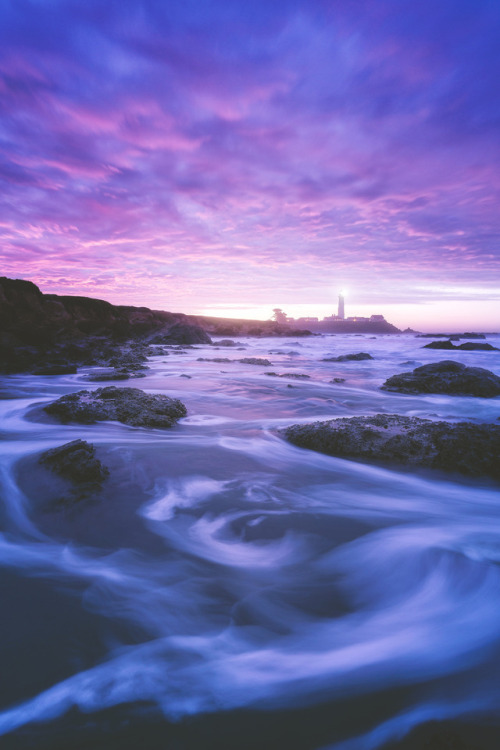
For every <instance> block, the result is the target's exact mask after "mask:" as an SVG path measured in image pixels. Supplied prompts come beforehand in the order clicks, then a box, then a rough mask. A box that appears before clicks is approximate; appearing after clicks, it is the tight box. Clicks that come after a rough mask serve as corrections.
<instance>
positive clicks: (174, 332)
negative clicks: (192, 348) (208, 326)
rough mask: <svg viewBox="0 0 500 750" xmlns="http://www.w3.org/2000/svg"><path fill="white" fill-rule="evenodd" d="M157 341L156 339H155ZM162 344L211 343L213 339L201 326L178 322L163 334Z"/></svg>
mask: <svg viewBox="0 0 500 750" xmlns="http://www.w3.org/2000/svg"><path fill="white" fill-rule="evenodd" d="M155 341H156V339H155ZM158 343H161V344H211V343H212V339H211V338H210V336H209V335H208V333H207V332H206V331H205V330H203V328H201V327H200V326H195V325H190V324H189V323H176V324H175V325H173V326H172V328H170V329H169V330H168V331H167V333H165V334H164V335H163V336H162V341H158Z"/></svg>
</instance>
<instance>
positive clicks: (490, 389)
mask: <svg viewBox="0 0 500 750" xmlns="http://www.w3.org/2000/svg"><path fill="white" fill-rule="evenodd" d="M381 387H382V390H384V391H397V392H399V393H412V394H413V393H448V394H451V395H455V396H480V397H481V398H491V397H493V396H499V395H500V377H498V375H495V374H494V373H493V372H491V371H490V370H486V369H484V368H483V367H466V366H465V365H464V364H462V363H461V362H454V361H453V360H449V359H445V360H443V361H442V362H433V363H432V364H430V365H422V366H421V367H417V368H416V369H415V370H413V372H402V373H400V374H399V375H393V376H392V377H390V378H388V379H387V380H386V381H385V383H384V384H383V386H381Z"/></svg>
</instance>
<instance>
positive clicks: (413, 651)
mask: <svg viewBox="0 0 500 750" xmlns="http://www.w3.org/2000/svg"><path fill="white" fill-rule="evenodd" d="M489 340H490V341H491V343H494V344H495V343H498V341H499V339H498V338H497V339H495V338H491V339H489ZM425 343H426V342H425V340H422V339H417V338H415V337H413V336H406V335H403V336H378V337H376V338H373V337H370V336H367V335H366V336H352V335H351V336H348V335H336V336H322V337H311V338H304V339H302V338H301V339H293V338H290V339H258V340H257V339H240V345H241V347H242V349H241V350H238V349H236V348H222V347H221V348H220V349H219V350H216V349H214V348H213V347H208V346H199V347H196V348H194V349H188V350H185V351H175V350H171V353H170V355H169V356H164V355H162V356H157V357H152V358H151V359H150V362H149V364H150V366H151V370H149V371H148V373H147V377H146V378H143V379H141V380H136V381H135V380H133V381H128V382H126V383H117V385H118V386H132V387H139V388H142V389H144V390H146V391H151V392H154V393H165V394H167V395H170V396H174V397H178V398H180V399H181V400H182V401H183V402H184V403H185V404H186V406H187V409H188V416H187V417H186V418H184V419H182V420H181V421H180V422H179V424H178V425H177V426H176V427H174V428H173V429H171V430H156V429H143V428H132V427H128V426H125V425H121V424H118V423H113V422H109V423H100V424H96V425H76V424H75V425H59V424H57V423H56V422H55V421H51V420H50V419H49V418H48V417H47V416H44V413H43V411H42V410H41V407H42V406H43V405H44V404H47V403H49V402H51V401H53V400H55V399H56V398H58V397H59V396H60V395H62V394H65V393H69V392H72V391H76V390H81V389H82V388H91V389H92V388H97V387H100V386H102V385H108V383H104V384H101V383H86V382H85V381H84V375H85V374H86V372H88V371H89V370H85V369H82V370H81V371H80V372H79V374H78V375H67V376H50V377H49V376H46V377H35V376H30V375H16V376H9V377H5V378H3V381H2V388H1V396H2V400H0V437H1V442H0V451H1V471H0V492H1V503H2V504H1V507H0V592H1V601H2V613H1V616H0V652H1V661H0V663H1V673H0V747H2V748H3V747H5V748H12V749H15V750H18V749H19V750H20V749H21V748H23V750H24V748H36V750H49V749H50V750H55V749H57V748H67V747H72V748H77V747H78V748H87V747H88V748H103V750H104V749H105V748H114V747H116V748H118V747H119V748H128V747H130V748H132V747H139V746H140V747H143V748H146V749H147V748H163V749H165V750H170V749H172V750H174V749H175V750H190V749H191V748H196V749H198V748H199V749H200V750H204V749H205V748H212V747H213V748H222V749H225V748H227V749H228V750H229V748H231V749H232V748H275V747H276V746H279V747H283V748H287V749H288V750H323V749H324V750H375V749H376V748H389V747H391V748H392V747H398V748H399V747H405V742H406V741H409V740H408V738H411V737H412V732H414V731H415V729H416V728H417V727H419V726H420V725H429V722H435V724H433V726H437V727H439V726H440V722H446V726H452V728H453V732H458V735H457V736H459V737H460V736H461V737H463V736H464V735H463V734H462V733H461V732H462V729H461V727H462V728H463V730H464V731H466V730H467V727H469V731H470V728H471V727H472V735H473V736H474V737H475V738H476V739H475V741H476V743H477V744H470V745H469V744H464V745H460V747H469V746H470V747H477V748H487V749H488V750H490V748H491V750H493V748H497V747H498V746H499V742H500V739H499V738H500V711H499V707H500V680H499V678H498V674H499V672H500V567H499V563H500V493H499V487H498V485H495V484H494V483H492V482H489V481H487V480H484V481H483V480H479V481H477V480H472V479H468V478H465V477H461V476H460V475H458V474H457V475H448V474H444V473H438V472H433V471H419V472H415V471H413V472H410V471H406V470H405V469H403V468H400V469H397V468H394V467H390V466H374V465H368V464H363V463H360V462H356V461H349V460H345V459H340V458H332V457H328V456H323V455H320V454H316V453H313V452H311V451H306V450H303V449H299V448H296V447H294V446H292V445H289V444H287V443H286V442H284V441H283V440H281V439H280V437H279V436H278V435H277V429H278V428H279V427H282V426H285V425H288V424H293V423H297V422H311V421H315V420H322V419H331V418H334V417H349V416H362V415H371V414H377V413H387V414H403V415H411V416H418V417H423V418H429V419H445V420H449V421H463V420H467V421H472V422H494V421H495V420H497V418H498V417H499V415H500V398H496V399H476V398H470V397H451V396H445V395H425V396H423V395H421V396H406V395H401V394H395V393H385V392H384V391H381V390H380V385H381V384H382V383H383V382H384V380H385V379H386V378H387V377H389V376H390V375H392V374H394V373H396V372H402V371H407V370H412V369H413V368H415V367H417V366H418V365H420V364H425V363H428V362H433V361H438V360H442V359H457V360H459V361H461V362H464V363H465V364H469V365H476V366H482V367H486V368H488V369H490V370H493V371H494V372H496V373H497V374H500V352H447V351H439V350H438V351H433V350H426V349H422V348H421V347H422V346H423V344H425ZM359 351H366V352H369V353H370V354H371V355H372V356H373V357H374V359H373V360H368V361H361V362H345V363H334V362H322V361H321V359H322V358H323V357H325V356H337V355H339V354H345V353H352V352H359ZM198 357H228V358H229V359H231V360H232V361H231V362H229V363H214V362H199V361H197V359H198ZM241 357H266V358H268V359H269V360H270V361H271V362H272V366H270V367H267V366H258V365H248V364H247V365H245V364H241V363H238V362H236V361H233V360H237V359H239V358H241ZM269 371H273V372H276V373H280V374H283V375H285V376H286V377H280V378H277V377H272V376H268V375H266V374H265V373H266V372H269ZM294 374H295V375H297V374H304V375H308V376H309V378H307V379H305V378H304V379H299V378H294V377H293V375H294ZM186 376H187V377H186ZM290 376H292V377H290ZM334 378H345V382H342V383H334V382H333V383H332V382H331V381H332V380H333V379H334ZM76 438H82V439H84V440H88V441H89V442H92V443H93V444H94V445H95V446H96V448H97V451H98V456H99V458H100V459H101V460H102V461H103V462H104V463H105V464H106V465H107V466H109V468H110V472H111V474H110V478H109V479H108V480H107V481H106V482H105V483H104V485H103V488H102V491H101V492H96V493H95V494H94V495H92V496H90V497H88V498H87V499H86V500H84V501H81V502H79V503H75V504H73V505H71V504H64V503H61V500H63V499H64V498H65V497H67V494H68V489H67V486H66V485H65V484H64V482H62V480H59V479H57V478H56V477H54V476H53V475H51V474H50V473H49V472H48V471H47V470H45V469H44V468H43V467H41V466H40V465H39V464H38V457H39V454H40V453H41V452H42V451H44V450H47V449H48V448H50V447H54V446H57V445H62V444H63V443H66V442H68V441H70V440H74V439H76ZM457 727H458V730H457ZM453 736H455V735H453ZM412 747H413V745H412ZM436 747H447V745H436Z"/></svg>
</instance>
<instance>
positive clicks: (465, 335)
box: [415, 331, 486, 341]
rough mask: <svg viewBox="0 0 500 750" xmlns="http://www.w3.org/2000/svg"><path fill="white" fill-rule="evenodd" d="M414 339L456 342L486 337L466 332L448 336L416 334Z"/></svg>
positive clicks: (444, 334) (481, 334)
mask: <svg viewBox="0 0 500 750" xmlns="http://www.w3.org/2000/svg"><path fill="white" fill-rule="evenodd" d="M415 338H417V339H438V338H442V339H451V340H452V341H457V340H458V339H485V338H486V336H485V335H484V333H473V332H471V331H466V332H465V333H454V334H452V335H450V334H449V333H418V334H417V335H416V336H415Z"/></svg>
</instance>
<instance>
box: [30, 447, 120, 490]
mask: <svg viewBox="0 0 500 750" xmlns="http://www.w3.org/2000/svg"><path fill="white" fill-rule="evenodd" d="M39 460H40V463H41V464H43V465H44V466H47V467H48V468H49V469H51V470H52V471H54V472H55V473H56V474H59V475H60V476H61V477H64V478H65V479H70V480H71V481H72V482H75V483H77V484H100V483H101V482H103V481H104V479H106V477H107V476H108V475H109V469H108V468H107V467H106V466H103V464H102V463H101V462H100V461H99V459H98V458H96V456H95V448H94V446H93V445H91V444H90V443H87V442H86V441H85V440H73V441H72V442H71V443H66V444H65V445H60V446H59V447H58V448H52V449H51V450H48V451H45V453H42V455H41V456H40V459H39Z"/></svg>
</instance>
